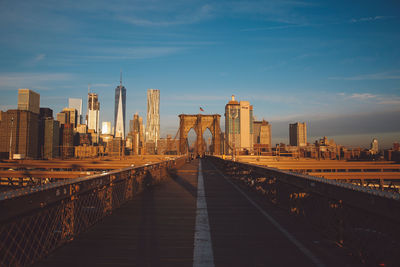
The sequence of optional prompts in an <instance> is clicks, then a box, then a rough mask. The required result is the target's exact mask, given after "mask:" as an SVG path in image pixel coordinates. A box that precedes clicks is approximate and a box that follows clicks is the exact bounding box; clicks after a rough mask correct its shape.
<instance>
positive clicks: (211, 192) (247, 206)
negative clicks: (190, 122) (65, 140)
mask: <svg viewBox="0 0 400 267" xmlns="http://www.w3.org/2000/svg"><path fill="white" fill-rule="evenodd" d="M0 168H1V169H2V171H1V176H2V180H1V184H2V188H3V192H2V193H1V194H0V212H1V221H0V223H1V225H0V265H1V266H27V265H35V266H71V265H75V266H127V265H129V266H397V264H398V262H400V258H399V254H398V251H399V248H400V243H399V242H400V233H399V227H398V225H399V222H400V215H399V214H400V212H399V211H400V199H399V184H398V181H399V178H400V165H399V164H394V163H392V162H385V163H365V162H364V163H360V162H358V163H356V162H344V161H342V162H338V161H328V160H327V161H311V160H295V159H282V158H281V159H279V158H271V157H256V156H239V157H237V158H236V160H235V161H233V160H231V158H229V157H227V158H223V157H222V156H218V155H208V156H205V157H196V156H195V155H190V154H183V155H180V156H137V157H126V158H120V159H102V160H93V159H92V160H79V161H78V160H75V161H74V160H69V161H68V160H64V161H60V160H58V161H34V160H32V161H27V160H26V161H23V162H21V161H12V160H10V161H4V162H2V163H0ZM11 170H12V171H11ZM10 187H11V188H13V190H6V188H10Z"/></svg>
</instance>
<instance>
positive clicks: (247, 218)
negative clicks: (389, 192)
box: [36, 159, 354, 266]
mask: <svg viewBox="0 0 400 267" xmlns="http://www.w3.org/2000/svg"><path fill="white" fill-rule="evenodd" d="M201 161H202V164H201V165H202V168H201V174H199V172H198V170H199V160H194V161H192V162H191V163H189V164H185V165H184V166H183V167H182V168H180V169H179V170H178V171H177V173H176V175H173V177H172V178H171V179H167V180H166V181H164V182H163V183H161V184H160V185H158V186H156V187H154V188H153V189H151V190H146V191H144V192H143V193H141V194H140V195H138V196H136V197H135V198H134V199H133V200H130V201H128V202H127V203H125V204H124V205H123V206H122V207H121V208H119V209H117V210H115V211H114V212H113V213H112V215H110V216H108V217H105V218H104V219H103V220H102V221H101V222H99V223H98V224H96V225H94V226H93V227H92V228H90V229H89V230H88V231H87V232H85V233H82V234H80V235H79V236H78V237H77V238H75V240H74V241H72V242H70V243H68V244H66V245H64V246H63V247H61V248H59V249H58V250H56V251H55V252H54V253H53V254H51V255H49V256H48V257H47V258H46V259H45V260H44V261H42V262H40V263H38V264H36V266H350V264H351V266H353V264H354V262H351V263H349V260H351V259H349V258H348V257H347V256H345V255H344V254H343V251H342V250H340V249H338V248H337V247H336V246H334V245H333V244H331V243H329V242H327V241H324V240H323V238H322V237H321V236H319V235H318V234H316V233H315V232H314V231H313V229H311V227H310V226H308V225H305V224H301V223H298V222H295V221H293V220H292V219H291V217H290V216H289V215H288V214H287V213H286V212H285V211H283V210H280V209H278V208H276V207H275V206H272V205H271V206H264V207H267V208H268V210H265V209H264V208H263V209H261V208H260V206H258V204H257V200H253V199H252V196H251V192H250V191H246V190H245V189H241V188H240V187H238V186H237V185H235V184H233V183H232V182H230V181H227V180H226V179H225V178H224V176H223V175H222V173H220V172H219V171H218V170H217V169H216V168H215V167H214V165H213V163H211V161H210V160H208V159H203V160H201ZM200 176H202V178H203V179H204V192H205V198H204V199H205V201H206V203H203V204H199V202H198V200H197V197H198V195H199V196H201V192H200V191H198V186H197V185H198V178H200ZM200 179H201V178H200ZM200 179H199V180H200ZM196 203H197V204H196ZM204 204H206V205H205V207H206V208H207V213H206V216H207V217H206V219H208V223H209V224H208V225H209V227H208V228H207V227H205V224H202V225H200V226H199V225H197V226H196V224H199V222H203V223H204V219H205V218H204V212H199V210H198V209H197V211H196V205H197V206H198V208H199V206H200V208H201V205H203V206H204ZM196 215H197V216H203V217H200V218H199V217H198V218H196ZM195 229H196V230H197V231H203V232H202V233H200V234H199V233H197V235H196V237H199V236H200V237H202V236H207V229H209V236H210V237H211V239H210V240H208V241H207V240H202V239H199V238H196V239H195ZM204 242H205V243H204ZM207 248H208V249H210V250H209V251H207ZM194 251H195V253H194ZM194 255H195V259H194ZM198 255H203V256H202V257H203V258H200V259H199V258H198V257H199V256H198ZM204 255H206V256H204ZM204 257H207V259H204ZM346 262H347V263H346Z"/></svg>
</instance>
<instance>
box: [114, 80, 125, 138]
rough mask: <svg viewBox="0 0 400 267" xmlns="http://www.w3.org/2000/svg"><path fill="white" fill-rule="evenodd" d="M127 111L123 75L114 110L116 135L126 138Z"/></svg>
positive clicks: (116, 93)
mask: <svg viewBox="0 0 400 267" xmlns="http://www.w3.org/2000/svg"><path fill="white" fill-rule="evenodd" d="M125 110H126V89H125V87H124V86H122V73H121V78H120V83H119V85H118V86H117V87H116V88H115V109H114V130H115V132H114V135H115V137H121V138H122V139H124V138H125Z"/></svg>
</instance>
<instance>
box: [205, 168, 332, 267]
mask: <svg viewBox="0 0 400 267" xmlns="http://www.w3.org/2000/svg"><path fill="white" fill-rule="evenodd" d="M212 165H213V167H214V169H215V170H216V171H217V172H218V173H219V174H220V175H221V176H222V177H223V178H224V179H225V180H226V181H227V182H228V183H230V184H231V185H232V186H233V187H234V188H235V189H236V190H237V191H239V193H241V194H242V195H243V196H244V197H245V198H246V199H247V200H248V201H249V202H250V203H251V204H252V205H253V206H254V207H255V208H256V209H258V211H259V212H261V214H262V215H264V217H265V218H267V219H268V221H270V223H271V224H272V225H274V226H275V227H276V228H277V229H278V230H279V231H280V232H281V233H282V234H283V235H284V236H285V237H286V238H287V239H289V240H290V242H292V244H294V245H295V246H296V247H297V248H298V249H299V250H300V251H301V252H302V253H303V254H304V255H305V256H306V257H307V258H309V259H310V260H311V261H312V262H313V263H314V265H315V266H318V267H324V266H325V264H323V263H322V262H321V261H320V260H319V259H318V257H317V256H315V255H314V254H313V253H312V252H311V251H310V250H309V249H308V248H306V247H305V246H304V245H303V244H302V243H300V241H298V240H297V239H296V238H295V237H294V236H293V235H292V234H291V233H289V232H288V231H287V230H286V229H285V228H284V227H283V226H281V225H280V224H279V223H278V222H277V221H276V220H275V219H274V218H272V216H271V215H269V214H268V213H267V212H266V211H265V210H264V209H263V208H261V207H260V206H259V205H258V204H257V203H256V202H254V201H253V200H252V199H251V198H250V197H249V196H248V195H247V194H246V193H245V192H243V191H242V189H240V188H239V187H238V186H237V185H236V184H234V183H233V182H231V181H230V180H229V179H228V178H227V177H226V176H225V175H224V174H223V173H222V172H221V171H220V170H219V169H218V168H217V167H216V166H215V165H214V164H212Z"/></svg>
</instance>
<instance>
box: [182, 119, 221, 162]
mask: <svg viewBox="0 0 400 267" xmlns="http://www.w3.org/2000/svg"><path fill="white" fill-rule="evenodd" d="M220 118H221V115H219V114H213V115H202V114H197V115H187V114H180V115H179V119H180V125H179V152H180V154H185V153H186V152H187V150H188V144H187V137H188V133H189V131H190V130H191V129H192V128H193V129H194V131H195V132H196V135H197V142H196V147H195V153H196V154H198V155H202V154H203V153H204V152H205V151H204V144H203V133H204V131H205V130H207V128H208V129H209V130H210V132H211V135H212V151H211V153H212V154H213V155H219V154H221V151H220V150H221V128H220Z"/></svg>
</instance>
